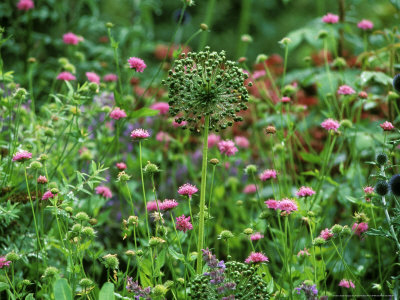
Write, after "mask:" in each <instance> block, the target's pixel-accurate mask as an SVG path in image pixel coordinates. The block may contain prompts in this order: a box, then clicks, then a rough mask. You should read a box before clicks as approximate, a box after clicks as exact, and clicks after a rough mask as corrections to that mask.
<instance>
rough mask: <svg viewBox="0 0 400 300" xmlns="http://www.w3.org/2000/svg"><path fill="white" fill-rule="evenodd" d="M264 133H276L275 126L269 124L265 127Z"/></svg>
mask: <svg viewBox="0 0 400 300" xmlns="http://www.w3.org/2000/svg"><path fill="white" fill-rule="evenodd" d="M265 133H266V134H275V133H276V128H275V126H272V125H270V126H268V127H267V128H265Z"/></svg>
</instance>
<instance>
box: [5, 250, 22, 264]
mask: <svg viewBox="0 0 400 300" xmlns="http://www.w3.org/2000/svg"><path fill="white" fill-rule="evenodd" d="M19 259H20V257H19V255H18V254H17V253H15V252H10V253H8V254H7V255H6V260H9V261H11V262H15V261H17V260H19Z"/></svg>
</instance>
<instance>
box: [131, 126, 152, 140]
mask: <svg viewBox="0 0 400 300" xmlns="http://www.w3.org/2000/svg"><path fill="white" fill-rule="evenodd" d="M149 136H150V133H149V132H148V131H147V130H144V129H142V128H139V129H134V130H132V132H131V138H133V139H146V138H148V137H149Z"/></svg>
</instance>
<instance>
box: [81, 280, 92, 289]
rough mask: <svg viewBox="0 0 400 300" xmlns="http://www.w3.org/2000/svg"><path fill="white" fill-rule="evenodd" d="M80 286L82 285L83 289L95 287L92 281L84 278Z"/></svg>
mask: <svg viewBox="0 0 400 300" xmlns="http://www.w3.org/2000/svg"><path fill="white" fill-rule="evenodd" d="M79 285H80V286H81V287H83V288H88V287H90V286H92V285H93V281H92V280H90V279H89V278H82V279H81V280H80V281H79Z"/></svg>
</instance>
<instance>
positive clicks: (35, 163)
mask: <svg viewBox="0 0 400 300" xmlns="http://www.w3.org/2000/svg"><path fill="white" fill-rule="evenodd" d="M42 167H43V165H42V163H41V162H40V161H37V160H35V161H33V162H31V164H30V165H29V168H32V169H33V170H39V169H41V168H42Z"/></svg>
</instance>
